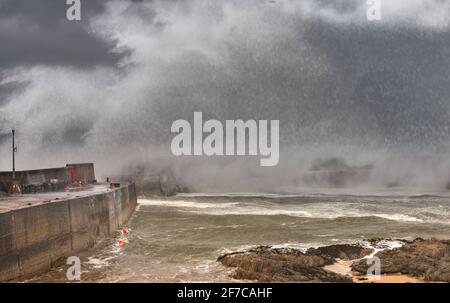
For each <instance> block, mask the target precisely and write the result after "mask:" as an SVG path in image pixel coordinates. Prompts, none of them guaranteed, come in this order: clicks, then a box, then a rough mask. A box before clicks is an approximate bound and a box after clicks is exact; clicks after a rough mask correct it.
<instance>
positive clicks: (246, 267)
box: [218, 239, 450, 282]
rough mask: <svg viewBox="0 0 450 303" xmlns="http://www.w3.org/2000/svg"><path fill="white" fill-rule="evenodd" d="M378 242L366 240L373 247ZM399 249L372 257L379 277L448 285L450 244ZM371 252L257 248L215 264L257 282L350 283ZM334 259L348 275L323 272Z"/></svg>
mask: <svg viewBox="0 0 450 303" xmlns="http://www.w3.org/2000/svg"><path fill="white" fill-rule="evenodd" d="M381 241H382V240H369V241H367V242H368V243H371V244H372V246H373V247H377V246H378V243H379V242H381ZM402 243H403V245H402V246H401V247H397V248H393V249H384V250H381V251H379V252H377V253H376V254H375V256H377V257H379V258H380V260H381V274H403V275H409V276H413V277H416V278H418V279H421V280H423V281H435V282H450V241H448V240H436V239H429V240H423V239H415V240H414V241H410V242H408V241H402ZM373 252H374V249H373V248H371V247H367V246H366V245H362V244H341V245H330V246H324V247H319V248H310V249H308V250H307V251H306V252H302V251H300V250H296V249H290V248H289V249H286V248H283V249H278V248H277V249H273V248H271V247H270V246H260V247H257V248H254V249H250V250H247V251H243V252H234V253H230V254H226V255H223V256H220V257H219V258H218V261H219V262H221V263H222V264H223V265H225V266H228V267H234V268H236V270H235V271H234V272H233V274H232V277H233V278H235V279H240V280H253V281H259V282H352V281H354V279H353V278H354V277H355V276H364V275H365V274H366V273H367V269H368V265H367V264H366V260H365V259H362V258H364V257H365V256H368V255H370V254H371V253H373ZM338 260H346V261H353V263H352V264H351V270H352V275H350V276H349V275H342V274H339V273H336V272H332V271H329V270H326V269H325V267H326V266H327V265H332V264H335V263H336V262H338Z"/></svg>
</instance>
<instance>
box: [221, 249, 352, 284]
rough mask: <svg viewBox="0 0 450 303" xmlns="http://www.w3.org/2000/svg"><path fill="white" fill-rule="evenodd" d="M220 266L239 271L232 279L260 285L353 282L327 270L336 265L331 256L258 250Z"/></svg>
mask: <svg viewBox="0 0 450 303" xmlns="http://www.w3.org/2000/svg"><path fill="white" fill-rule="evenodd" d="M218 261H219V262H221V263H222V264H223V265H225V266H228V267H236V268H237V269H236V271H235V272H234V273H233V278H235V279H241V280H254V281H258V282H351V281H352V280H351V279H350V278H348V277H345V276H342V275H339V274H336V273H332V272H329V271H326V270H324V269H323V268H322V267H323V266H325V265H330V264H333V263H334V262H335V259H334V258H333V257H331V256H329V255H323V256H322V255H320V254H317V253H306V254H305V253H303V252H301V251H299V250H295V249H271V248H270V247H267V246H262V247H258V248H256V249H252V250H249V251H246V252H237V253H231V254H227V255H224V256H221V257H219V259H218Z"/></svg>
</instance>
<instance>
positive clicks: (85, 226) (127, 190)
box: [0, 184, 137, 281]
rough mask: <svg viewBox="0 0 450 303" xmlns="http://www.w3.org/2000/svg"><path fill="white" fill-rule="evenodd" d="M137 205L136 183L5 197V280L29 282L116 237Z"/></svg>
mask: <svg viewBox="0 0 450 303" xmlns="http://www.w3.org/2000/svg"><path fill="white" fill-rule="evenodd" d="M136 205H137V197H136V191H135V186H134V184H130V185H126V186H122V187H120V188H114V189H110V188H109V187H108V186H106V185H103V186H102V185H97V186H93V187H92V188H90V189H88V190H83V191H77V192H71V193H66V192H54V193H43V194H34V195H21V196H8V197H1V198H0V281H8V280H13V279H25V278H27V277H30V276H33V275H36V274H39V273H43V272H46V271H48V270H49V269H50V268H51V267H52V266H54V265H56V264H57V263H58V262H61V261H64V260H65V259H66V258H67V257H69V256H73V255H76V253H77V252H81V251H83V250H87V249H89V248H92V247H93V246H95V244H96V243H98V242H99V241H100V240H102V239H104V238H106V237H111V236H113V235H114V233H115V232H116V230H117V229H118V227H120V226H121V225H122V224H123V223H125V222H126V221H127V220H128V219H129V217H130V216H131V214H132V213H133V211H134V209H135V207H136Z"/></svg>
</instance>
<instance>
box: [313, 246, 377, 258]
mask: <svg viewBox="0 0 450 303" xmlns="http://www.w3.org/2000/svg"><path fill="white" fill-rule="evenodd" d="M372 252H373V250H372V249H370V248H366V247H362V246H360V245H350V244H337V245H330V246H322V247H318V248H310V249H308V251H307V252H306V254H308V255H320V256H329V257H332V258H336V259H341V260H355V259H360V258H362V257H364V256H367V255H369V254H370V253H372Z"/></svg>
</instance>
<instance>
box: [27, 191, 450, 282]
mask: <svg viewBox="0 0 450 303" xmlns="http://www.w3.org/2000/svg"><path fill="white" fill-rule="evenodd" d="M128 227H129V234H128V235H127V241H128V243H127V244H126V245H125V247H119V245H118V244H117V240H118V239H119V236H118V237H117V238H116V239H111V240H110V241H106V242H104V243H103V244H102V245H100V246H99V247H97V248H95V249H94V250H93V251H89V252H85V253H83V254H81V255H80V258H81V260H82V281H85V282H114V281H120V282H183V281H216V282H219V281H233V280H232V279H231V278H230V276H229V275H230V273H231V272H232V269H229V268H225V267H223V266H222V265H221V264H220V263H218V262H217V261H216V260H217V257H219V256H220V255H221V254H224V253H226V252H231V251H236V250H245V249H248V248H251V247H254V246H257V245H272V246H275V247H293V248H298V249H303V250H305V249H307V248H309V247H317V246H321V245H329V244H336V243H355V242H361V241H363V240H364V239H370V238H389V239H413V238H416V237H423V238H429V237H437V238H450V196H449V194H448V193H433V194H432V193H430V194H426V195H423V194H422V195H417V194H414V193H411V192H407V191H405V192H384V193H382V194H380V193H378V194H376V195H375V194H358V195H355V194H347V193H343V192H333V193H328V194H323V193H322V194H315V193H302V194H282V195H279V194H252V193H249V194H221V195H215V194H184V195H178V196H175V197H170V198H161V197H158V198H141V199H139V206H138V209H137V211H136V212H135V214H134V215H133V217H132V218H131V220H130V222H129V224H128ZM67 268H68V265H63V266H60V267H58V268H55V269H54V270H52V271H51V272H49V273H47V274H44V275H40V276H38V277H35V278H33V279H31V281H35V282H39V281H51V282H65V281H67V280H66V278H65V272H66V270H67Z"/></svg>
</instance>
